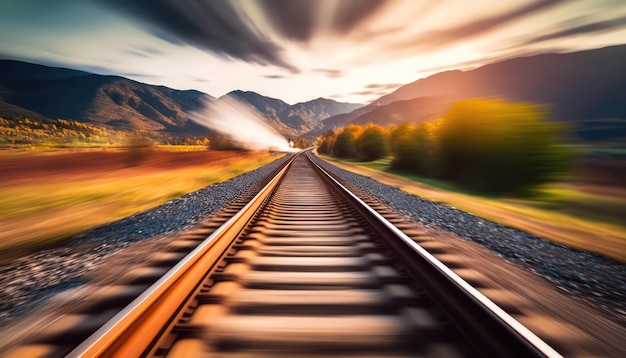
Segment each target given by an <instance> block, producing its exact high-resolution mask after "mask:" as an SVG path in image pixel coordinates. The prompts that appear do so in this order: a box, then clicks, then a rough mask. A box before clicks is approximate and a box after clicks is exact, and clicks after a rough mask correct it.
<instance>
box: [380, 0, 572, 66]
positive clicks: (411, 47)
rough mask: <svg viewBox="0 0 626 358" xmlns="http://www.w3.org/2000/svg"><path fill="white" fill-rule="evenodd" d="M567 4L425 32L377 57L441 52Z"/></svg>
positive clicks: (550, 0) (542, 2) (535, 6)
mask: <svg viewBox="0 0 626 358" xmlns="http://www.w3.org/2000/svg"><path fill="white" fill-rule="evenodd" d="M564 1H565V0H535V1H533V2H530V3H527V4H524V5H521V6H518V7H516V8H513V9H511V10H508V11H506V12H503V13H500V14H497V15H494V16H490V17H485V18H481V19H478V20H474V21H470V22H466V23H463V24H459V25H455V26H450V27H448V28H444V29H441V30H431V31H425V32H422V33H419V34H416V35H415V34H414V35H412V36H410V37H405V38H401V39H400V40H397V41H392V42H390V43H389V44H388V45H386V46H385V47H384V49H382V50H381V49H378V50H377V53H383V54H385V56H397V55H398V54H406V53H413V54H414V53H416V51H418V52H419V51H421V52H429V51H435V50H439V49H441V48H444V47H447V46H450V45H452V44H454V43H458V42H463V41H466V40H468V39H470V38H474V37H477V36H479V35H483V34H485V33H488V32H491V31H494V30H496V29H498V28H500V27H502V26H505V25H507V24H509V23H511V22H514V21H517V20H519V19H521V18H524V17H526V16H529V15H531V14H533V13H538V12H541V11H544V10H546V9H548V8H550V7H552V6H555V5H557V4H559V3H561V2H564Z"/></svg>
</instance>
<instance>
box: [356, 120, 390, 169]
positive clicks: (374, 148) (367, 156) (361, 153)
mask: <svg viewBox="0 0 626 358" xmlns="http://www.w3.org/2000/svg"><path fill="white" fill-rule="evenodd" d="M388 136H389V133H388V132H387V130H386V129H385V128H383V127H381V126H378V125H373V124H370V125H368V126H366V127H365V129H364V130H363V132H362V133H361V135H359V137H358V138H356V140H355V145H356V151H357V154H358V157H359V158H360V159H361V160H363V161H372V160H376V159H380V158H382V157H385V156H387V155H389V139H388Z"/></svg>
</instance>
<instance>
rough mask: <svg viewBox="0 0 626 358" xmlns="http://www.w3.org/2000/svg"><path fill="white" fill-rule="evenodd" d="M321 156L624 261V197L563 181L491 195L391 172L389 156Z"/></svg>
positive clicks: (489, 217) (429, 196) (490, 217)
mask: <svg viewBox="0 0 626 358" xmlns="http://www.w3.org/2000/svg"><path fill="white" fill-rule="evenodd" d="M326 158H328V159H330V160H331V161H336V162H337V163H338V164H339V165H342V164H343V165H348V167H345V168H344V169H347V170H351V171H354V172H356V173H359V174H362V175H366V176H369V177H374V178H375V179H378V180H379V181H381V182H383V183H386V184H388V185H393V186H396V187H398V188H400V189H402V190H404V191H407V192H410V193H412V194H416V195H420V196H422V197H424V198H427V199H429V200H432V201H436V202H442V203H446V204H448V205H452V206H454V207H456V208H458V209H460V210H463V211H467V212H470V213H472V214H474V215H477V216H479V217H483V218H485V219H487V220H491V221H494V222H498V223H500V224H503V225H506V226H510V227H513V228H517V229H520V230H523V231H527V232H530V233H533V234H535V235H538V236H541V237H544V238H546V239H549V240H552V241H555V242H558V243H560V244H563V245H566V246H570V247H573V248H576V249H580V250H586V251H591V252H595V253H599V254H601V255H605V256H607V257H611V258H613V259H615V260H618V261H621V262H626V222H624V218H625V217H626V198H625V197H624V196H620V194H616V195H613V196H611V195H600V194H595V193H591V192H583V191H580V190H576V189H575V187H574V186H573V185H571V184H568V183H554V184H547V185H543V186H540V187H537V188H535V190H534V191H532V192H530V193H528V195H526V196H524V197H496V196H489V195H485V194H481V193H475V192H470V191H468V190H465V189H463V188H459V187H456V186H454V185H450V184H449V183H445V182H442V181H438V180H435V179H431V178H423V177H419V176H415V175H411V174H407V173H402V172H395V171H390V170H389V169H388V163H389V159H383V160H379V161H376V162H371V163H363V162H356V161H349V160H338V159H336V158H332V157H326ZM378 173H380V175H378ZM617 193H623V191H621V192H620V191H617Z"/></svg>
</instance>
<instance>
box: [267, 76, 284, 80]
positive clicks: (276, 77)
mask: <svg viewBox="0 0 626 358" xmlns="http://www.w3.org/2000/svg"><path fill="white" fill-rule="evenodd" d="M263 77H265V78H269V79H272V80H278V79H281V78H285V76H281V75H265V76H263Z"/></svg>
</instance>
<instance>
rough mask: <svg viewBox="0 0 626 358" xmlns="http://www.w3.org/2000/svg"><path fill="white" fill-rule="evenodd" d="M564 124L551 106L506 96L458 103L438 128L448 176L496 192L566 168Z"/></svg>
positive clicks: (514, 188) (540, 179)
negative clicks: (549, 115)
mask: <svg viewBox="0 0 626 358" xmlns="http://www.w3.org/2000/svg"><path fill="white" fill-rule="evenodd" d="M561 136H562V127H561V126H560V125H558V124H556V123H554V122H549V121H548V120H547V119H546V108H545V107H543V106H538V105H533V104H528V103H511V102H506V101H504V100H501V99H474V100H464V101H459V102H456V103H454V104H453V105H452V107H451V108H450V110H449V111H448V112H447V114H446V115H445V117H444V118H443V119H442V121H441V127H440V128H439V130H438V143H439V146H440V154H441V164H442V170H443V173H444V174H445V176H446V177H448V178H451V179H454V180H456V181H457V182H459V183H462V184H464V185H467V186H470V187H473V188H476V189H479V190H484V191H491V192H512V191H513V192H514V191H520V190H524V189H525V188H528V187H530V186H532V185H535V184H538V183H542V182H545V181H547V180H549V179H550V178H552V177H553V176H554V174H556V173H558V172H559V171H562V170H563V169H564V168H565V167H566V164H567V157H568V154H567V152H566V150H565V149H564V147H563V146H561V145H560V144H561V143H562V138H561Z"/></svg>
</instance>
